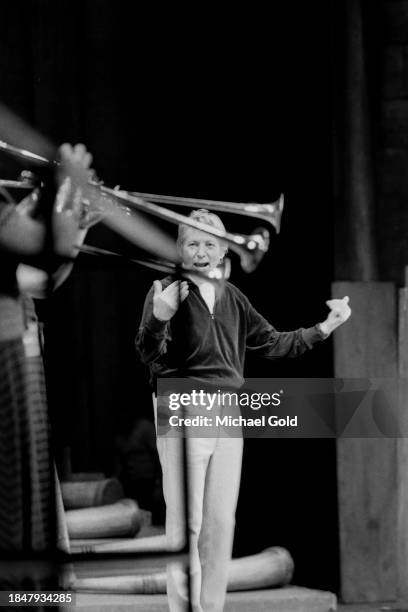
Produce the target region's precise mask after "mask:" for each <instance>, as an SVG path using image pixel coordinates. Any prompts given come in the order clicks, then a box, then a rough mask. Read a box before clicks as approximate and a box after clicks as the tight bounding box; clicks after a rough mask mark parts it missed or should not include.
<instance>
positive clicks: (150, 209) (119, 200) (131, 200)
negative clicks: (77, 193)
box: [0, 141, 284, 272]
mask: <svg viewBox="0 0 408 612" xmlns="http://www.w3.org/2000/svg"><path fill="white" fill-rule="evenodd" d="M0 150H3V151H5V152H7V153H9V154H11V155H15V156H17V157H19V158H23V159H25V160H27V161H30V162H31V163H35V164H41V165H58V162H57V161H55V160H53V161H50V160H48V159H46V158H45V157H42V156H40V155H36V154H34V153H31V152H30V151H27V150H25V149H19V148H17V147H14V146H12V145H9V144H8V143H6V142H4V141H0ZM6 183H8V184H9V187H21V188H22V189H28V188H34V187H36V186H37V184H36V183H35V181H33V177H30V176H29V173H27V174H26V175H25V176H24V175H23V176H22V179H21V180H20V181H13V185H10V181H1V180H0V187H1V186H3V187H6ZM89 186H90V190H89V194H87V197H86V200H85V198H84V202H85V201H86V203H87V206H89V207H91V210H94V211H96V212H100V213H101V215H102V221H104V220H105V221H106V219H109V216H112V215H113V216H117V215H118V214H119V215H122V216H123V215H126V216H127V217H128V218H130V217H131V216H132V214H133V212H135V211H137V212H140V211H142V212H145V213H149V214H151V215H154V216H156V217H158V218H160V219H164V220H166V221H169V222H171V223H175V224H177V225H178V224H184V225H188V226H190V227H193V228H196V229H199V230H201V231H204V232H207V233H208V234H211V235H213V236H216V237H217V238H219V239H221V240H224V241H225V242H227V243H228V245H229V246H230V248H231V250H233V251H235V252H236V253H237V254H238V255H239V256H240V259H241V266H242V268H243V270H245V272H252V271H253V270H255V269H256V267H257V266H258V264H259V263H260V261H261V259H262V258H263V256H264V255H265V253H266V252H267V251H268V248H269V232H268V230H266V229H264V228H260V229H259V230H257V231H256V232H255V233H254V234H251V235H243V234H232V233H229V232H224V231H222V230H219V229H218V228H215V227H212V226H209V225H206V224H204V223H200V222H199V221H195V220H194V219H190V218H189V217H186V216H185V215H181V214H180V213H177V212H175V211H172V210H169V209H167V208H164V207H163V206H159V205H158V204H157V202H158V203H163V204H171V205H175V206H191V207H198V208H207V209H210V210H214V211H219V212H229V213H235V214H241V215H245V216H250V217H255V218H260V219H263V220H265V221H267V222H268V223H270V224H271V225H273V227H274V228H275V229H276V231H277V232H279V229H280V219H281V215H282V210H283V203H284V200H283V195H281V196H280V197H279V198H278V200H276V202H272V203H270V204H255V203H247V204H245V203H235V202H219V201H214V200H201V199H194V198H183V197H174V196H162V195H155V194H142V193H138V192H136V193H135V192H127V191H124V190H119V189H110V188H108V187H106V186H104V185H103V184H100V183H98V182H96V181H92V180H91V181H90V182H89ZM122 226H123V223H122ZM115 229H116V231H119V232H120V229H118V228H115ZM125 237H126V238H127V239H128V240H131V238H130V237H129V234H128V233H126V236H125Z"/></svg>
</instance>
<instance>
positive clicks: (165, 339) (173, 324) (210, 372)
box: [136, 277, 325, 389]
mask: <svg viewBox="0 0 408 612" xmlns="http://www.w3.org/2000/svg"><path fill="white" fill-rule="evenodd" d="M173 280H174V279H172V278H169V277H167V278H165V279H163V280H162V286H163V289H164V288H165V287H167V286H168V285H169V284H170V283H171V282H172V281H173ZM324 338H325V335H324V334H323V333H322V332H321V331H320V329H319V328H318V327H317V326H314V327H310V328H307V329H303V328H301V329H297V330H295V331H289V332H278V331H277V330H276V329H275V328H274V327H272V325H271V324H270V323H268V321H267V320H266V319H264V317H262V315H260V314H259V313H258V312H257V311H256V310H255V308H254V307H253V306H252V305H251V303H250V302H249V300H248V298H247V297H246V296H245V295H244V294H243V293H242V292H241V291H240V290H239V289H237V287H235V286H234V285H233V284H231V283H229V282H226V283H225V284H224V285H223V286H222V287H221V290H220V292H219V295H218V296H217V297H216V300H215V305H214V312H213V314H211V313H210V311H209V309H208V306H207V304H206V302H205V301H204V299H203V297H202V296H201V293H200V291H199V288H198V286H197V285H196V284H195V283H193V282H191V281H189V295H188V297H187V298H186V299H185V300H184V301H183V302H182V303H181V304H180V306H179V309H178V310H177V312H176V314H175V315H174V316H173V318H172V319H171V320H170V321H167V322H165V321H160V320H158V319H157V318H156V317H155V316H154V315H153V288H152V289H151V290H150V291H149V293H148V294H147V296H146V300H145V305H144V310H143V315H142V320H141V324H140V327H139V332H138V335H137V338H136V348H137V351H138V353H139V355H140V357H141V360H142V361H143V362H144V363H145V364H147V365H149V368H150V374H151V383H152V385H154V386H155V381H156V378H157V377H158V376H159V377H168V378H174V377H177V378H194V379H195V380H196V381H201V382H203V383H207V384H211V383H212V382H214V383H215V382H216V381H217V384H219V383H222V385H224V386H225V387H229V388H236V389H238V388H239V387H241V386H242V385H243V383H244V378H243V373H244V362H245V353H246V351H250V352H252V353H255V354H256V355H259V356H262V357H266V358H267V359H279V358H280V357H297V356H298V355H301V354H302V353H303V352H304V351H306V350H307V349H310V348H312V346H313V344H314V343H315V342H317V341H319V340H323V339H324Z"/></svg>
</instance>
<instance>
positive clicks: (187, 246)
mask: <svg viewBox="0 0 408 612" xmlns="http://www.w3.org/2000/svg"><path fill="white" fill-rule="evenodd" d="M225 251H226V247H225V246H223V245H222V244H221V243H220V241H219V240H218V238H216V237H215V236H210V234H206V233H205V232H202V231H201V230H196V229H194V228H188V229H187V230H186V232H185V235H184V241H183V244H182V245H181V247H180V248H179V252H180V255H181V259H182V262H183V265H184V267H185V268H188V269H189V270H196V271H198V272H204V273H208V272H211V271H212V270H214V269H215V268H216V267H217V266H218V264H219V263H220V261H221V259H222V258H223V257H224V255H225Z"/></svg>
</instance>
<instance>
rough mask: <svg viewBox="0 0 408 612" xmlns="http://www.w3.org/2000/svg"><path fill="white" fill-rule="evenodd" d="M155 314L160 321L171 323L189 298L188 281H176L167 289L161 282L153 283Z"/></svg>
mask: <svg viewBox="0 0 408 612" xmlns="http://www.w3.org/2000/svg"><path fill="white" fill-rule="evenodd" d="M153 292H154V293H153V314H154V316H155V317H156V319H159V321H170V319H171V318H172V317H173V316H174V315H175V314H176V312H177V309H178V307H179V305H180V304H181V302H183V301H184V300H185V299H186V297H187V296H188V283H187V281H182V282H181V283H180V281H174V283H171V285H169V286H168V287H166V289H163V288H162V284H161V282H160V281H159V280H156V281H154V283H153Z"/></svg>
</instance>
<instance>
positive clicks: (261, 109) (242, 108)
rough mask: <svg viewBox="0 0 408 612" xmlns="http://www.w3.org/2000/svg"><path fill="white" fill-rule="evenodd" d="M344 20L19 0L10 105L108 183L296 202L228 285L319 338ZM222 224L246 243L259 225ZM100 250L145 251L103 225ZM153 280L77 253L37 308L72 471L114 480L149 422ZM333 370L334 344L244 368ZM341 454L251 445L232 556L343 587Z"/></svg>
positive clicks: (317, 9) (5, 37)
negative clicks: (337, 43) (260, 252)
mask: <svg viewBox="0 0 408 612" xmlns="http://www.w3.org/2000/svg"><path fill="white" fill-rule="evenodd" d="M332 25H333V5H332V3H331V2H327V0H323V1H319V2H314V3H305V2H296V3H293V2H285V3H283V2H282V3H273V4H272V3H269V6H268V12H266V11H265V12H262V11H260V10H258V9H257V8H256V7H255V6H254V7H252V8H251V9H249V5H247V6H246V8H245V7H244V8H243V9H241V10H240V11H238V9H237V7H236V6H234V9H233V10H232V9H231V10H230V11H229V12H228V11H224V12H221V10H220V8H219V7H217V8H214V9H213V10H210V9H208V8H206V9H205V10H204V9H203V8H202V9H200V7H199V6H196V7H195V11H194V14H193V13H190V12H189V11H188V9H184V10H183V11H177V10H176V9H175V8H174V6H172V7H171V10H169V9H163V7H159V5H156V4H154V5H153V6H152V7H151V10H147V9H145V8H144V9H142V8H140V7H138V8H135V6H133V8H130V7H129V6H128V4H127V3H124V2H113V1H111V0H99V1H97V0H88V1H85V0H83V1H81V2H72V1H62V0H53V1H22V0H14V1H13V2H12V3H8V2H7V3H2V15H1V39H0V67H1V75H0V83H1V100H2V101H3V103H5V104H6V105H7V106H9V107H10V108H11V109H12V110H14V111H15V112H17V113H18V114H20V115H21V116H22V117H24V118H25V119H26V120H28V121H29V122H30V123H31V124H32V125H33V126H34V127H35V128H37V129H38V130H40V131H41V132H42V133H44V134H45V135H47V136H48V137H50V138H51V139H52V140H53V141H54V142H55V143H60V142H63V141H69V142H77V141H81V142H84V143H85V144H86V145H87V147H88V148H89V149H90V150H91V152H92V153H93V155H94V167H95V169H96V171H97V173H98V175H99V176H100V177H102V178H103V179H104V181H105V182H106V184H107V185H110V186H114V185H116V184H120V185H121V186H122V187H123V188H125V189H130V190H131V189H137V190H139V191H146V192H153V193H165V194H174V195H176V194H178V195H191V196H196V197H199V196H203V197H206V198H214V199H230V200H236V201H240V200H241V201H245V200H253V201H271V200H274V199H276V198H277V197H278V195H279V193H280V192H284V194H285V202H286V204H285V211H284V215H283V219H282V232H281V234H280V235H279V236H275V235H273V236H272V241H271V247H270V251H269V253H268V254H267V255H266V257H265V259H264V261H263V262H262V263H261V265H260V266H259V268H258V269H257V271H256V272H255V273H253V274H252V275H245V274H244V273H243V272H242V271H241V270H240V269H239V263H238V260H237V259H235V258H234V259H233V274H232V278H231V280H232V282H234V283H236V284H237V285H238V286H239V287H240V288H241V289H242V290H243V291H244V292H245V293H246V294H247V295H248V297H249V298H250V299H251V301H252V302H253V304H254V305H255V306H256V307H257V308H258V310H260V311H261V312H262V313H263V314H264V315H265V316H266V317H267V318H268V319H269V320H270V321H271V322H272V323H273V324H274V325H275V326H276V327H277V328H278V329H293V328H296V327H299V326H309V325H312V324H314V323H316V322H317V321H319V320H322V319H323V318H325V316H326V307H325V300H326V299H328V298H329V297H330V283H331V281H332V280H334V277H333V215H334V206H333V180H332V161H333V154H332V151H333V148H332V146H333V145H332V128H333V112H332V101H333V100H332V85H333V81H332V76H333V74H332V42H333V40H332V34H333V30H332ZM6 166H7V168H6ZM0 167H1V169H2V170H4V171H6V170H7V171H11V170H10V166H9V165H8V162H7V164H6V162H5V160H4V159H2V160H1V166H0ZM223 218H224V220H225V222H226V223H227V224H228V226H229V229H231V230H232V231H240V232H242V233H250V230H251V229H254V228H256V227H257V226H259V225H260V223H259V222H257V221H256V220H248V219H247V218H243V219H240V218H237V217H231V218H229V217H228V215H224V216H223ZM163 227H164V225H163ZM165 227H166V229H168V230H169V231H171V232H173V234H174V233H175V230H174V228H173V227H171V226H165ZM87 242H89V243H91V244H95V245H98V246H102V247H107V248H114V249H117V250H118V249H119V250H122V251H123V252H125V253H129V254H138V253H137V250H136V249H135V248H133V247H131V246H130V245H129V244H127V243H126V242H125V241H124V240H122V239H120V238H119V237H117V236H115V235H114V234H113V233H111V232H110V231H109V230H107V229H105V228H104V227H102V226H97V227H96V228H93V229H92V230H91V231H90V233H89V236H88V240H87ZM155 278H157V276H156V275H155V274H152V273H151V272H149V271H146V270H144V269H141V268H138V267H135V266H132V265H131V264H129V263H125V262H120V263H118V262H109V261H107V260H104V259H96V258H89V257H86V256H80V257H79V258H78V261H77V265H76V267H75V271H74V273H73V274H72V277H71V278H70V279H69V281H68V282H67V283H66V284H65V286H64V287H63V288H61V289H60V290H58V291H57V293H56V294H55V296H54V297H53V298H52V301H51V304H50V305H49V306H48V308H47V309H45V308H44V306H42V310H43V311H44V312H43V314H44V317H45V319H46V323H47V330H46V342H47V355H48V360H47V363H48V375H49V380H50V411H51V415H52V420H53V423H54V438H55V443H56V448H57V453H58V454H59V455H62V450H63V449H64V448H66V447H69V448H70V450H71V457H72V466H73V469H74V470H75V471H86V470H88V471H104V472H106V473H107V474H112V473H115V470H116V467H117V457H116V439H117V436H118V435H119V434H124V433H126V432H127V431H129V430H130V428H131V426H132V425H133V422H134V420H135V418H136V417H138V416H140V415H143V416H146V415H147V416H148V418H151V405H150V392H149V389H148V387H147V385H146V382H145V371H144V369H143V367H142V366H141V365H140V364H139V363H138V361H137V358H136V355H135V351H134V344H133V343H134V337H135V334H136V330H137V326H138V321H139V319H140V316H141V308H142V304H143V300H144V296H145V294H146V292H147V290H148V289H149V287H150V285H151V283H152V281H153V280H154V279H155ZM332 373H333V370H332V346H331V341H328V342H326V343H324V344H322V345H321V346H318V347H317V348H316V349H315V350H314V351H313V352H311V353H310V354H308V355H305V356H303V357H302V358H300V359H298V360H296V361H293V362H284V363H273V362H263V361H252V360H251V361H249V360H248V364H247V371H246V374H247V376H251V375H252V376H265V377H274V376H287V377H291V376H305V377H306V376H307V377H309V376H310V377H324V376H331V375H332ZM335 452H336V451H335V442H334V441H332V440H330V441H325V440H287V441H285V440H280V441H274V440H262V441H261V440H250V441H247V443H246V446H245V457H244V465H243V477H242V485H241V493H240V500H239V507H238V513H237V528H236V538H235V546H234V554H236V555H244V554H250V553H253V552H256V551H259V550H260V549H262V548H266V547H267V546H270V545H281V546H285V547H287V548H288V549H289V550H290V552H291V553H292V555H293V557H294V559H295V565H296V575H295V582H296V583H297V584H304V585H306V586H310V587H320V588H329V589H332V590H334V591H336V590H337V588H338V528H337V500H336V455H335Z"/></svg>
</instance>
